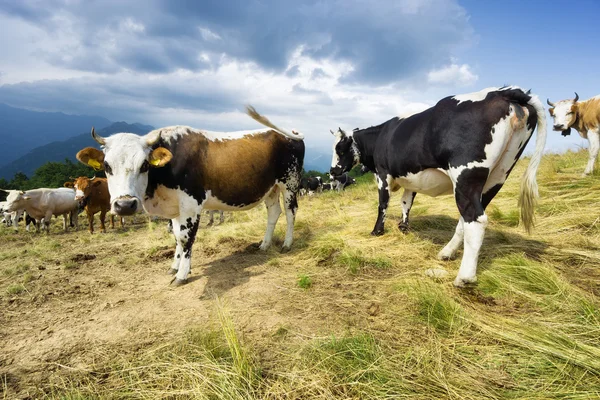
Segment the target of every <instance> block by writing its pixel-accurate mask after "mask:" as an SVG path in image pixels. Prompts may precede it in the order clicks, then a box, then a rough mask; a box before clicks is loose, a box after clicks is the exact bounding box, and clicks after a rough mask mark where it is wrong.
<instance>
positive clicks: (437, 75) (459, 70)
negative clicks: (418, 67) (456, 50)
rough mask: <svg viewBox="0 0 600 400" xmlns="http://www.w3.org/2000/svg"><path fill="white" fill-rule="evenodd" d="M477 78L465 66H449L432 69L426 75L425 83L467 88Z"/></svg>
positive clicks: (477, 77) (469, 68) (467, 66)
mask: <svg viewBox="0 0 600 400" xmlns="http://www.w3.org/2000/svg"><path fill="white" fill-rule="evenodd" d="M478 79H479V76H477V75H476V74H474V73H473V72H472V71H471V67H470V66H469V65H467V64H462V65H458V64H450V65H446V66H445V67H442V68H440V69H434V70H431V71H429V73H428V74H427V81H428V82H429V83H431V84H434V85H454V86H469V85H472V84H474V83H475V82H477V80H478Z"/></svg>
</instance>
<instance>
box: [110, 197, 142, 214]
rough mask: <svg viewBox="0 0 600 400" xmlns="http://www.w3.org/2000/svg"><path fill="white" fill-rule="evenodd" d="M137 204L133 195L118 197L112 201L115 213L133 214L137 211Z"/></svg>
mask: <svg viewBox="0 0 600 400" xmlns="http://www.w3.org/2000/svg"><path fill="white" fill-rule="evenodd" d="M139 204H140V202H139V201H138V199H136V198H135V197H129V196H127V197H119V198H118V199H116V200H115V201H114V202H113V205H112V209H113V211H114V212H115V214H117V215H123V216H125V215H133V214H135V213H136V212H137V210H138V207H139Z"/></svg>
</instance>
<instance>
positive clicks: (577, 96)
mask: <svg viewBox="0 0 600 400" xmlns="http://www.w3.org/2000/svg"><path fill="white" fill-rule="evenodd" d="M577 100H579V95H578V94H577V92H575V99H574V100H573V103H577Z"/></svg>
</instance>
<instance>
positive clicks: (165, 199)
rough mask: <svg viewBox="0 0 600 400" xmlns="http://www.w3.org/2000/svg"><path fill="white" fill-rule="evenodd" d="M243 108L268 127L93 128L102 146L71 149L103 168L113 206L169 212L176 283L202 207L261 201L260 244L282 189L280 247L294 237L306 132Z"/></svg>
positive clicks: (126, 211)
mask: <svg viewBox="0 0 600 400" xmlns="http://www.w3.org/2000/svg"><path fill="white" fill-rule="evenodd" d="M246 111H247V113H248V115H250V117H252V118H253V119H255V120H256V121H258V122H260V123H261V124H263V125H265V126H267V129H264V128H263V129H259V130H254V131H243V132H231V133H216V132H209V131H204V130H199V129H194V128H190V127H186V126H172V127H167V128H162V129H157V130H154V131H152V132H150V133H148V134H147V135H145V136H138V135H135V134H132V133H118V134H114V135H112V136H110V137H107V138H103V137H100V136H98V135H96V133H95V131H94V129H92V137H93V138H94V140H96V141H97V142H98V143H100V144H101V145H102V146H103V151H100V150H98V149H94V148H91V147H88V148H86V149H83V150H81V151H80V152H79V153H77V159H78V160H79V161H81V162H82V163H84V164H87V165H89V166H92V167H94V168H96V169H103V170H104V171H105V172H106V177H107V178H108V187H109V191H110V195H111V209H112V211H113V212H114V213H116V214H119V215H132V214H133V213H135V212H136V211H137V210H138V209H139V208H140V207H143V208H144V209H145V210H146V212H148V214H151V215H158V216H162V217H165V218H170V219H172V222H173V234H174V235H175V237H176V240H177V248H176V251H175V259H174V261H173V264H172V267H171V270H170V271H171V273H174V274H176V279H175V280H174V281H175V284H176V285H180V284H183V283H184V282H185V281H186V279H187V277H188V273H189V272H190V262H191V256H192V245H193V243H194V239H195V238H196V232H197V230H198V225H199V222H200V214H201V212H202V209H203V208H206V209H208V210H224V211H240V210H248V209H250V208H253V207H256V206H257V205H258V204H260V203H261V202H263V201H264V202H265V204H266V206H267V214H268V222H267V230H266V233H265V236H264V239H263V240H262V243H261V244H260V249H262V250H266V249H267V248H268V247H269V246H270V245H271V241H272V238H273V231H274V230H275V225H276V223H277V220H278V219H279V215H280V214H281V205H280V195H283V203H284V208H285V212H286V217H287V232H286V235H285V240H284V242H283V249H284V250H288V249H290V247H291V245H292V240H293V233H294V221H295V218H296V211H297V209H298V203H297V193H298V188H299V184H300V174H301V171H302V164H303V161H304V141H303V138H304V137H303V136H302V135H301V134H299V133H296V132H294V131H292V132H291V133H290V132H287V131H285V130H283V129H281V128H278V127H277V126H275V125H273V124H272V123H271V122H270V121H269V120H268V119H267V118H265V117H263V116H261V115H260V114H258V113H257V112H256V111H255V110H254V108H252V107H248V108H247V110H246Z"/></svg>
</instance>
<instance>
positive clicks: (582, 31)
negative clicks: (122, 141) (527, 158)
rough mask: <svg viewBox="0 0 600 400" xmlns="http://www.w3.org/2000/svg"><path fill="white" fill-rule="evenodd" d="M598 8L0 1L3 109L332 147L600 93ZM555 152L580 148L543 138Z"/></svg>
mask: <svg viewBox="0 0 600 400" xmlns="http://www.w3.org/2000/svg"><path fill="white" fill-rule="evenodd" d="M599 15H600V1H597V0H574V1H537V0H531V1H515V0H507V1H480V0H464V1H460V0H459V1H456V0H389V1H373V0H369V1H367V0H336V1H297V0H295V1H291V0H260V1H258V0H244V1H241V0H234V1H202V2H199V1H192V0H185V1H184V0H172V1H167V0H147V1H141V0H137V1H127V2H123V1H112V0H105V1H76V0H68V1H67V0H64V1H60V0H45V1H12V0H9V1H7V0H1V1H0V33H1V38H0V53H1V54H2V57H1V58H0V102H3V103H7V104H9V105H13V106H16V107H23V108H30V109H35V110H47V111H62V112H65V113H71V114H95V115H102V116H104V117H106V118H109V119H111V120H125V121H128V122H135V121H139V122H142V123H148V124H152V125H154V126H157V127H158V126H165V125H173V124H188V125H192V126H194V127H198V128H205V129H211V130H235V129H248V128H253V127H255V124H254V122H253V121H251V120H250V119H249V118H248V117H246V116H245V115H244V114H243V112H242V109H243V106H244V104H246V103H250V104H253V105H254V106H255V107H256V108H257V109H258V110H259V111H261V112H263V113H264V114H266V115H267V116H269V117H270V118H271V119H272V120H273V121H275V122H276V123H277V124H280V125H282V126H286V127H289V128H292V129H296V130H299V131H302V132H303V133H305V135H306V136H307V142H308V144H309V145H313V146H323V147H324V148H325V147H328V146H329V144H330V142H331V136H330V135H329V133H328V132H329V129H330V128H335V127H337V126H341V127H345V128H354V127H364V126H369V125H373V124H377V123H380V122H382V121H384V120H386V119H389V118H390V117H392V116H394V115H402V114H405V113H409V112H413V111H415V110H420V109H423V108H425V107H427V106H431V105H433V104H435V102H436V101H437V100H439V99H441V98H443V97H445V96H448V95H453V94H458V93H467V92H472V91H478V90H480V89H482V88H485V87H489V86H501V85H503V84H516V85H519V86H521V87H523V88H526V89H529V88H531V89H532V90H533V92H534V93H536V94H538V95H539V96H540V97H541V98H542V99H544V100H545V98H546V97H550V98H551V99H552V100H553V101H556V100H560V99H564V98H567V97H573V96H574V95H573V92H574V91H577V92H578V93H579V95H580V96H581V97H582V98H584V99H585V98H588V97H591V96H594V95H597V94H599V93H600V79H599V78H598V75H599V71H600V68H599V67H598V66H599V65H600V51H598V43H600V28H599V23H598V16H599ZM548 135H549V138H550V139H549V141H548V146H547V147H548V149H550V150H554V151H560V150H562V149H565V148H568V147H570V148H573V147H577V146H579V145H584V144H585V143H584V141H583V140H582V139H581V138H579V137H578V135H577V134H576V133H575V132H574V133H573V134H572V135H571V137H569V138H563V137H561V136H560V134H558V133H556V132H551V131H550V132H549V133H548Z"/></svg>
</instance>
